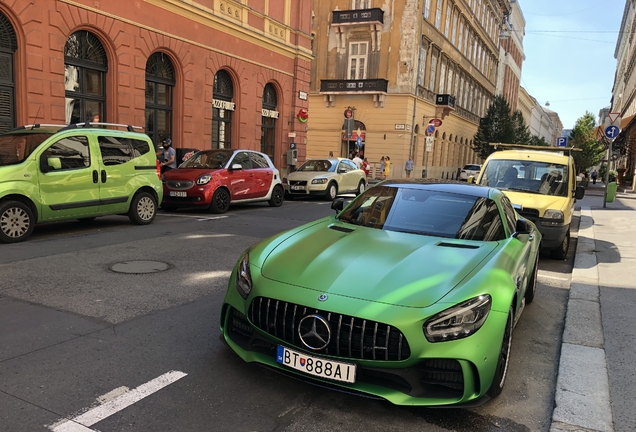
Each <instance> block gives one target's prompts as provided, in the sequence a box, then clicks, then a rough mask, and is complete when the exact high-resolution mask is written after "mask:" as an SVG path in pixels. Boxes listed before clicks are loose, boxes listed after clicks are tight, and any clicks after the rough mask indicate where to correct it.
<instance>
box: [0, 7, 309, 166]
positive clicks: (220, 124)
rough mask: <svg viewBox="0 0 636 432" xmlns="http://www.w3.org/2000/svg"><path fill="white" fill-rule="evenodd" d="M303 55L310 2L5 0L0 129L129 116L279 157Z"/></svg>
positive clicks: (294, 107)
mask: <svg viewBox="0 0 636 432" xmlns="http://www.w3.org/2000/svg"><path fill="white" fill-rule="evenodd" d="M311 60H312V57H311V0H236V1H233V0H193V1H188V2H177V1H172V0H148V1H141V0H134V1H130V0H109V1H107V2H106V1H94V0H38V1H36V2H25V1H24V0H3V1H2V2H1V3H0V130H6V129H9V128H12V127H15V126H19V125H23V124H32V123H56V124H60V123H62V124H68V123H77V122H84V121H91V122H109V123H122V124H132V125H139V126H144V128H145V131H146V133H147V134H148V135H149V136H150V137H151V138H152V139H153V141H154V142H155V143H156V144H159V143H160V142H161V140H162V139H164V138H167V137H170V138H171V139H172V141H173V143H174V144H175V147H188V148H197V149H209V148H246V149H254V150H261V151H263V152H265V153H267V154H269V155H270V157H271V158H272V160H273V161H274V163H275V165H277V166H278V167H285V166H286V156H287V149H288V148H289V138H288V136H289V135H290V134H296V138H295V140H296V142H297V143H298V151H299V152H304V151H305V150H304V149H305V141H306V139H305V138H306V128H305V126H304V124H303V123H301V122H299V121H298V120H297V119H296V117H297V116H296V113H297V112H298V111H299V110H301V109H307V107H308V101H307V100H306V99H307V98H300V97H299V95H301V94H302V93H305V94H306V92H307V91H308V90H309V72H310V67H311V66H310V65H311Z"/></svg>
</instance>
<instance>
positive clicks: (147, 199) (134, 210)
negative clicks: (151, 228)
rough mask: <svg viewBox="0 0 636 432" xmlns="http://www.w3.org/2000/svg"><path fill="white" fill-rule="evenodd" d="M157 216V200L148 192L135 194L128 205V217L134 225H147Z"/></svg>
mask: <svg viewBox="0 0 636 432" xmlns="http://www.w3.org/2000/svg"><path fill="white" fill-rule="evenodd" d="M155 216H157V200H156V199H155V197H153V196H152V195H151V194H149V193H148V192H137V193H136V194H135V196H134V197H133V199H132V201H131V203H130V210H128V217H129V218H130V221H131V222H132V223H134V224H136V225H148V224H149V223H152V221H153V220H155Z"/></svg>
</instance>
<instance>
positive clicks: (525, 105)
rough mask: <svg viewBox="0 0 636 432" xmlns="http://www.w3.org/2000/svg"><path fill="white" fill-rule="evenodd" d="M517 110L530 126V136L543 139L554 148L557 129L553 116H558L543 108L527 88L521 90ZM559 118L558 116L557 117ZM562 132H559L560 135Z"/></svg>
mask: <svg viewBox="0 0 636 432" xmlns="http://www.w3.org/2000/svg"><path fill="white" fill-rule="evenodd" d="M517 109H518V110H519V111H521V113H522V114H523V119H524V121H525V122H526V125H528V129H529V130H530V134H532V135H534V136H537V137H540V138H543V139H544V140H545V141H546V142H547V143H550V145H552V146H554V145H555V143H556V136H554V134H555V131H556V127H555V125H554V122H553V120H552V115H551V114H550V113H552V114H556V113H554V112H552V111H550V110H548V109H546V108H542V107H541V105H539V103H538V102H537V100H536V99H535V98H534V97H533V96H531V95H530V94H529V93H528V92H527V91H526V89H525V88H523V87H520V88H519V96H518V103H517ZM557 118H558V115H557ZM560 133H561V131H560V130H559V134H560Z"/></svg>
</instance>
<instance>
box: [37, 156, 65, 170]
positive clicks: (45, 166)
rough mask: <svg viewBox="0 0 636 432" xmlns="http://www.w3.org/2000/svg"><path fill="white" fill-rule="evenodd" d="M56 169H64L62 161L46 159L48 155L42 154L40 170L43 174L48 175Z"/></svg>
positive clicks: (51, 158)
mask: <svg viewBox="0 0 636 432" xmlns="http://www.w3.org/2000/svg"><path fill="white" fill-rule="evenodd" d="M56 169H58V170H59V169H62V160H61V159H60V158H59V157H46V154H42V156H41V157H40V170H41V171H42V172H43V173H48V172H51V171H54V170H56Z"/></svg>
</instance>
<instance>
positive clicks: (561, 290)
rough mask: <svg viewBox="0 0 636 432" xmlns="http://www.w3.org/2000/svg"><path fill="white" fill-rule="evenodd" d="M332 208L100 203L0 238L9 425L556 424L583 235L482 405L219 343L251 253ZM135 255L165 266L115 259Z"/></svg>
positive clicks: (0, 376) (543, 264) (2, 390)
mask: <svg viewBox="0 0 636 432" xmlns="http://www.w3.org/2000/svg"><path fill="white" fill-rule="evenodd" d="M332 211H333V210H331V209H330V207H329V204H328V203H324V202H321V201H311V200H307V201H293V202H289V201H287V202H285V204H284V205H283V206H282V207H280V208H270V207H268V206H267V205H266V204H264V205H251V206H242V207H237V208H233V209H231V210H230V212H228V213H227V214H226V215H222V216H221V217H219V216H216V215H210V214H208V213H203V212H195V211H186V212H178V213H176V214H167V213H161V214H160V215H159V216H158V217H157V219H156V221H155V223H153V224H152V225H150V226H145V227H139V226H133V225H131V224H130V223H129V222H128V219H127V218H123V217H106V218H101V219H97V220H95V221H93V222H91V223H89V224H86V223H84V224H82V223H79V222H67V223H57V224H51V225H46V226H41V227H37V228H36V230H35V233H34V235H33V236H32V238H31V239H30V240H29V241H27V242H25V243H20V244H14V245H0V275H1V277H0V430H2V431H39V430H42V431H50V430H56V431H84V432H87V431H90V430H99V431H102V432H107V431H159V430H160V431H210V430H214V431H217V430H218V431H319V430H320V431H324V430H330V431H348V432H352V431H398V430H399V431H404V430H409V431H411V430H413V431H415V430H425V431H456V432H464V431H465V432H468V431H470V432H474V431H499V432H501V431H506V432H516V431H547V430H548V429H549V424H550V419H551V415H552V409H553V402H554V391H555V381H556V379H555V377H556V373H557V370H558V357H559V349H560V342H561V335H562V330H563V320H564V316H565V305H566V302H567V297H568V291H567V290H568V288H569V280H570V274H571V270H572V262H573V253H574V250H575V243H574V244H573V245H572V247H571V249H570V256H569V257H568V260H566V261H553V260H550V259H549V258H542V259H541V261H540V272H539V287H538V292H537V297H536V299H535V301H534V303H532V304H531V305H529V306H528V307H526V309H525V311H524V313H523V316H522V317H521V320H520V321H519V323H518V325H517V327H516V329H515V332H514V337H513V348H512V360H511V366H510V373H509V377H508V381H507V383H506V387H505V388H504V391H503V393H502V395H501V396H500V397H499V398H497V399H495V400H492V401H489V402H487V403H486V404H484V405H482V406H480V407H477V408H471V409H428V408H417V407H398V406H393V405H391V404H389V403H387V402H382V401H377V400H371V399H366V398H361V397H357V396H352V395H348V394H343V393H337V392H334V391H331V390H326V389H323V388H319V387H314V386H311V385H309V384H306V383H304V382H300V381H297V380H295V379H292V378H289V377H287V376H283V375H280V374H278V373H275V372H272V371H270V370H268V369H264V368H262V367H260V366H257V365H253V364H246V363H243V362H242V361H241V360H240V359H239V358H238V357H237V356H236V355H234V354H233V353H232V352H231V351H230V350H229V349H228V348H226V347H225V345H224V344H223V343H222V342H221V341H220V340H219V324H218V323H219V312H220V306H221V302H222V300H223V295H224V291H225V288H226V285H227V278H228V275H229V273H230V270H231V268H232V266H233V265H234V263H235V261H236V259H238V257H239V256H240V254H241V252H242V251H243V250H245V249H246V248H247V247H248V246H249V245H251V244H252V243H254V242H256V241H258V240H260V239H262V238H265V237H268V236H270V235H273V234H275V233H278V232H280V231H282V230H285V229H289V228H292V227H295V226H298V225H300V224H302V223H304V222H307V221H311V220H314V219H317V218H319V217H322V216H325V215H328V214H330V213H331V212H332ZM576 227H577V228H578V218H577V220H576ZM575 231H576V230H574V231H573V236H572V237H573V241H574V242H575V241H576V232H575ZM129 261H159V262H163V263H167V264H168V267H169V268H168V270H166V271H163V272H159V273H154V274H146V275H139V274H121V273H115V272H113V271H111V270H110V268H111V267H112V266H113V265H114V264H117V263H123V262H129ZM171 371H179V372H181V373H177V372H173V373H171V374H170V372H171ZM166 374H167V375H166ZM128 389H130V390H131V391H129V392H126V390H128ZM122 395H123V396H122ZM134 395H138V397H137V398H136V399H135V398H134ZM126 398H128V399H126ZM105 401H109V402H105ZM98 405H99V406H100V408H98V409H95V408H96V407H97V406H98ZM100 410H101V411H100ZM78 415H84V416H85V417H91V418H92V419H93V421H94V423H92V426H91V427H90V429H89V428H84V429H77V428H70V425H71V424H69V423H65V422H66V421H67V420H66V419H72V418H75V417H77V416H78Z"/></svg>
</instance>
